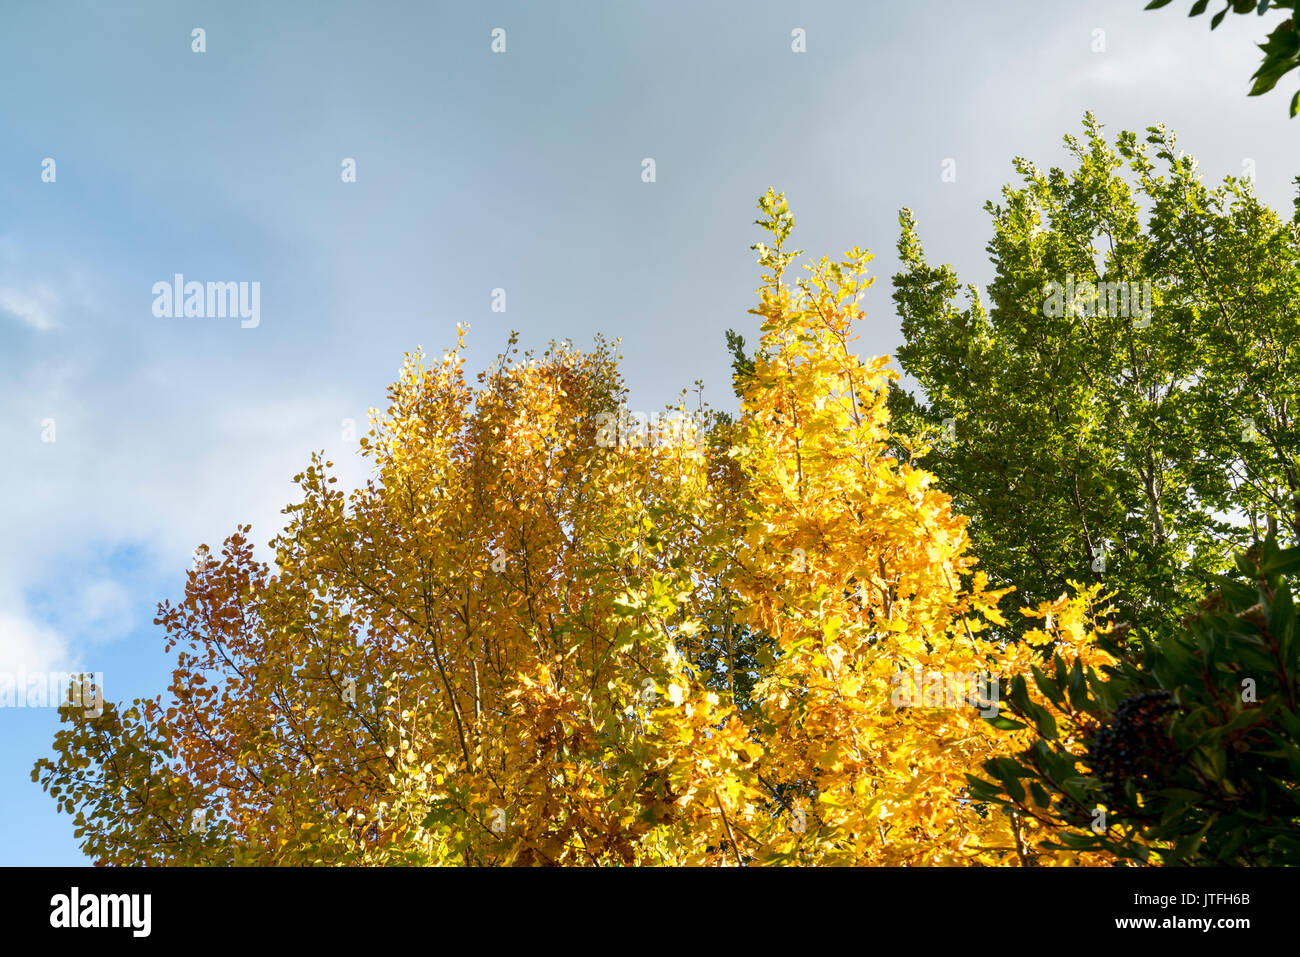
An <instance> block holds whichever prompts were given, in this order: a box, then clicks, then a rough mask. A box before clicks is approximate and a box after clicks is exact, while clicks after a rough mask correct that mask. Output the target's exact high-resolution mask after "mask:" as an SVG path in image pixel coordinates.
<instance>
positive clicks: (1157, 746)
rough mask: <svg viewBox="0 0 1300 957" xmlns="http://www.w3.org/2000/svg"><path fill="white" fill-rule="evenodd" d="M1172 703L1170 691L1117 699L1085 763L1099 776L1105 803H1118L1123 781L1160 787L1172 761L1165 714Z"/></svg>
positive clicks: (1093, 740)
mask: <svg viewBox="0 0 1300 957" xmlns="http://www.w3.org/2000/svg"><path fill="white" fill-rule="evenodd" d="M1173 708H1174V703H1173V701H1172V700H1170V697H1169V692H1168V691H1163V690H1155V691H1143V692H1142V693H1141V694H1136V695H1133V696H1132V697H1130V698H1125V699H1124V700H1123V701H1121V702H1120V703H1119V707H1117V708H1116V709H1115V711H1114V713H1113V714H1112V715H1111V716H1110V720H1109V721H1107V722H1106V723H1104V724H1103V725H1102V726H1101V727H1100V728H1099V729H1098V731H1097V734H1096V736H1095V737H1094V738H1093V739H1092V744H1091V745H1090V746H1089V748H1088V763H1089V765H1091V767H1092V769H1093V773H1095V774H1096V775H1097V777H1099V778H1100V779H1101V780H1102V783H1103V792H1104V795H1105V799H1106V802H1107V803H1108V804H1119V803H1120V802H1121V800H1122V799H1123V795H1124V782H1125V781H1128V780H1135V781H1137V782H1138V783H1140V784H1146V785H1148V786H1151V787H1160V786H1161V782H1163V781H1164V778H1165V775H1166V774H1167V773H1168V770H1169V768H1170V767H1171V766H1172V764H1173V762H1174V746H1173V742H1172V741H1171V740H1170V737H1169V732H1168V729H1167V727H1166V724H1165V715H1166V714H1168V713H1169V712H1170V711H1172V710H1173Z"/></svg>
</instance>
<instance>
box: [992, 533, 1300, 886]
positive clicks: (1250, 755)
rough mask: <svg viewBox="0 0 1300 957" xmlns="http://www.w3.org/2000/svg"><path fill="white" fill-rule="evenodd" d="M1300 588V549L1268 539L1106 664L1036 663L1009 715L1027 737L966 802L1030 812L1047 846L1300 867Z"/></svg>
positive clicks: (1139, 858)
mask: <svg viewBox="0 0 1300 957" xmlns="http://www.w3.org/2000/svg"><path fill="white" fill-rule="evenodd" d="M1298 580H1300V548H1290V549H1286V550H1279V549H1278V548H1277V546H1276V544H1275V543H1274V542H1273V541H1272V540H1269V541H1267V542H1265V543H1263V544H1262V546H1261V547H1259V548H1257V549H1254V550H1253V551H1252V552H1250V553H1249V554H1246V555H1243V556H1241V558H1240V561H1239V570H1238V574H1237V575H1235V576H1231V577H1226V576H1225V577H1224V578H1223V579H1222V581H1221V583H1220V588H1219V590H1218V591H1217V592H1215V593H1214V595H1213V596H1212V597H1210V598H1208V599H1206V600H1205V601H1204V602H1202V607H1201V608H1200V609H1199V610H1198V611H1197V612H1196V613H1195V614H1194V615H1192V616H1190V617H1189V618H1188V619H1187V620H1186V621H1184V622H1180V621H1170V622H1169V623H1167V625H1166V627H1164V628H1161V629H1159V630H1157V631H1156V632H1155V633H1153V634H1151V635H1147V636H1144V637H1143V640H1142V642H1141V644H1140V647H1137V648H1130V649H1128V650H1127V651H1125V652H1123V653H1122V654H1121V657H1120V659H1119V660H1118V661H1117V662H1116V663H1115V664H1113V665H1108V666H1103V667H1102V668H1100V669H1099V671H1098V670H1092V669H1087V670H1085V669H1082V668H1080V667H1078V666H1077V665H1068V664H1067V661H1066V660H1065V659H1064V658H1063V657H1062V656H1061V655H1059V654H1056V655H1053V657H1052V659H1051V661H1050V662H1049V663H1046V664H1045V665H1044V666H1043V667H1042V668H1038V667H1035V668H1034V669H1033V680H1034V684H1035V687H1036V689H1037V692H1038V696H1037V698H1036V700H1035V697H1033V696H1031V694H1030V692H1029V690H1028V689H1027V688H1026V687H1025V686H1024V685H1023V684H1019V685H1017V686H1016V687H1015V688H1014V689H1013V692H1012V696H1011V701H1010V703H1009V706H1008V708H1009V712H1010V714H1011V715H1012V717H1013V718H1015V719H1019V721H1020V722H1023V723H1025V724H1027V725H1032V726H1033V728H1034V730H1035V738H1034V741H1033V742H1032V744H1031V745H1030V746H1029V747H1028V748H1026V749H1025V750H1024V751H1022V752H1020V753H1019V754H1018V755H1016V756H1014V757H1004V758H999V759H997V760H995V761H993V762H990V763H989V764H988V765H987V766H986V772H987V774H988V775H989V776H991V777H992V778H993V780H992V781H989V780H987V779H985V778H977V777H972V793H973V794H975V795H976V796H977V797H979V798H981V799H985V800H989V801H992V802H995V803H997V804H1000V805H1003V806H1006V807H1011V808H1015V809H1016V810H1017V811H1018V812H1019V813H1022V814H1026V815H1033V816H1034V818H1035V819H1036V820H1038V821H1039V822H1040V823H1041V824H1042V825H1043V826H1044V827H1045V828H1046V830H1047V832H1048V834H1047V836H1046V837H1045V838H1044V839H1043V840H1042V842H1041V847H1042V848H1043V849H1045V850H1048V851H1054V850H1059V849H1063V848H1069V849H1071V850H1075V851H1082V852H1086V853H1089V854H1101V855H1104V856H1107V857H1109V856H1112V855H1113V856H1114V857H1117V858H1120V859H1125V860H1131V861H1134V862H1142V863H1145V862H1147V861H1148V860H1156V861H1160V862H1163V863H1168V864H1200V865H1219V866H1222V865H1242V864H1274V865H1277V864H1296V863H1300V784H1298V783H1297V782H1298V781H1300V710H1297V697H1298V695H1300V642H1298V641H1297V635H1296V607H1295V599H1296V584H1297V581H1298ZM1049 709H1050V710H1051V711H1052V712H1053V713H1054V714H1056V715H1057V716H1058V717H1057V719H1056V720H1054V721H1051V722H1044V721H1042V720H1041V718H1042V715H1044V714H1046V713H1047V712H1048V710H1049ZM1061 716H1063V720H1062V719H1061Z"/></svg>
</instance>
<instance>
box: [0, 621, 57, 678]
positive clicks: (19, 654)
mask: <svg viewBox="0 0 1300 957" xmlns="http://www.w3.org/2000/svg"><path fill="white" fill-rule="evenodd" d="M70 665H71V662H70V660H69V656H68V647H67V642H65V641H64V639H63V637H62V636H61V635H60V634H59V633H58V632H56V631H54V630H53V629H51V628H47V627H45V626H43V625H40V624H37V623H36V622H34V621H31V620H30V619H29V618H27V617H26V615H25V614H20V613H14V612H0V673H3V674H11V675H12V674H16V673H18V672H21V671H26V672H27V673H28V674H31V673H33V672H41V671H47V672H48V671H67V670H68V669H69V668H70Z"/></svg>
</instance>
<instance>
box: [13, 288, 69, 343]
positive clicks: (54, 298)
mask: <svg viewBox="0 0 1300 957" xmlns="http://www.w3.org/2000/svg"><path fill="white" fill-rule="evenodd" d="M60 305H61V303H60V300H59V297H58V295H57V294H56V293H55V292H54V291H53V290H51V289H50V288H49V287H48V286H44V285H36V286H29V287H27V288H20V287H18V286H13V285H0V314H2V315H7V316H10V317H11V318H13V319H17V320H18V321H19V322H21V323H22V324H23V325H25V326H28V327H30V328H32V329H35V330H36V331H37V332H50V331H51V330H53V329H57V328H58V327H59V321H58V319H57V313H58V311H59V308H60Z"/></svg>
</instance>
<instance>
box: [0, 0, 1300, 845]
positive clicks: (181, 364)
mask: <svg viewBox="0 0 1300 957" xmlns="http://www.w3.org/2000/svg"><path fill="white" fill-rule="evenodd" d="M1142 6H1143V3H1142V2H1141V0H1093V2H1089V3H1086V4H1084V3H1070V2H1065V0H1052V2H1042V0H996V2H983V3H978V4H974V3H970V2H968V0H909V2H908V3H888V4H886V3H881V2H861V0H822V2H805V3H793V2H776V0H745V2H741V0H730V2H722V0H689V2H687V0H647V2H632V0H617V2H610V0H590V2H576V0H551V2H546V3H539V2H537V0H526V2H514V3H512V2H501V3H493V2H486V0H484V2H474V3H470V2H464V0H462V2H459V3H437V2H427V0H425V2H405V3H398V2H368V3H336V2H321V0H313V2H305V0H304V2H278V3H274V4H259V3H254V2H222V3H216V2H211V3H186V2H174V0H168V2H156V3H129V2H123V3H115V4H102V3H91V2H83V3H74V2H48V3H46V2H36V0H6V2H5V3H4V5H3V6H2V7H0V503H3V504H0V672H5V671H10V672H12V671H15V670H17V669H18V668H20V667H25V668H27V669H28V670H29V671H30V670H41V669H44V670H57V669H71V668H81V669H86V670H91V671H99V672H103V674H104V676H105V685H106V696H107V697H109V698H110V699H113V700H119V701H120V700H124V699H130V698H133V697H139V696H145V695H152V694H154V693H156V692H158V691H161V690H163V689H164V688H165V686H166V684H167V681H168V677H169V672H170V669H169V663H168V660H167V659H166V657H165V656H164V655H163V652H162V635H161V633H160V631H159V630H158V629H157V628H155V627H154V626H153V625H152V624H151V621H152V617H153V614H154V608H155V606H156V604H157V602H159V601H160V600H163V599H168V598H170V599H175V598H176V597H177V596H178V594H179V592H180V591H181V589H182V585H183V577H184V571H185V568H186V567H187V565H188V563H189V561H190V557H191V555H192V552H193V549H194V547H195V546H196V545H197V544H199V543H209V544H213V545H216V544H218V543H219V542H220V541H221V539H223V538H224V537H225V536H226V535H227V534H229V533H230V532H231V531H232V530H233V528H234V527H235V526H236V525H237V524H240V523H243V522H251V523H253V526H254V529H253V531H254V538H255V540H257V541H259V542H266V541H267V540H269V539H270V537H271V536H272V534H273V533H274V530H275V528H277V527H278V520H279V518H280V515H279V509H280V508H281V507H282V506H283V505H284V504H286V503H287V502H289V501H291V500H292V499H293V493H294V486H293V485H292V483H291V481H290V479H291V476H292V475H293V474H295V472H297V471H298V470H299V469H300V468H301V467H302V466H303V464H305V463H306V461H307V459H308V456H309V455H310V453H311V451H312V450H315V449H325V450H327V451H328V452H329V454H330V455H331V456H332V457H333V459H334V461H335V462H336V463H337V464H338V467H339V469H340V474H341V475H342V476H343V478H344V479H345V480H348V481H356V480H357V479H359V478H360V476H361V475H362V468H361V465H360V461H359V459H358V457H357V455H356V443H355V441H347V440H345V438H344V435H343V430H342V422H343V420H345V419H355V420H356V421H357V422H358V423H363V422H364V420H365V415H366V410H367V409H368V408H370V407H371V406H377V405H381V404H382V403H383V400H384V394H385V388H386V386H387V384H388V383H389V382H390V381H391V380H392V379H393V378H394V376H395V375H396V372H397V370H398V368H399V366H400V364H401V359H402V355H403V353H404V352H406V351H408V350H411V349H414V348H415V347H416V346H423V347H424V348H425V349H426V350H428V351H430V352H435V353H440V352H441V351H443V350H444V349H446V348H448V347H450V346H452V345H454V343H455V330H456V324H457V323H458V322H460V323H468V324H470V325H471V327H472V330H471V332H470V334H469V336H468V345H469V353H468V355H469V358H470V363H471V365H473V366H476V367H478V366H482V365H486V364H487V363H488V362H489V361H490V360H491V359H492V358H494V357H495V355H496V354H497V352H498V351H499V350H500V348H502V347H503V345H504V343H505V341H506V338H507V336H508V333H509V330H511V329H517V330H519V332H520V334H521V343H522V345H523V346H525V347H537V346H544V345H545V343H546V341H547V340H548V339H551V338H564V337H570V338H572V339H573V340H574V341H575V342H576V343H578V344H580V345H581V344H583V343H588V342H590V341H591V338H592V336H593V335H595V334H596V333H598V332H602V333H604V334H606V335H607V336H610V337H616V336H617V337H621V338H622V340H623V348H622V352H623V355H624V357H625V359H624V373H625V376H626V379H627V383H628V386H629V387H630V390H631V401H630V404H631V406H632V407H633V408H637V409H644V410H653V409H656V408H660V407H662V405H663V404H664V403H666V402H668V401H670V400H672V399H673V398H674V397H675V396H676V395H677V394H678V393H679V391H680V390H681V389H683V388H690V387H692V384H693V383H694V381H695V380H696V379H702V380H704V382H705V397H706V399H708V400H710V401H711V402H712V404H714V405H715V406H718V407H728V406H729V404H730V403H731V401H732V400H731V392H730V369H729V363H730V359H729V357H728V355H727V353H726V349H725V346H724V340H723V332H724V330H725V329H727V328H729V327H730V328H736V329H738V330H741V331H742V332H743V331H745V330H747V329H751V328H752V324H753V321H754V317H752V316H749V315H747V313H746V310H747V309H748V308H750V306H751V305H753V303H754V299H755V296H754V290H755V289H756V288H757V286H758V274H759V270H758V268H757V266H756V265H755V263H754V254H753V253H752V252H751V251H750V250H749V248H748V247H749V246H750V245H751V244H752V243H754V242H756V241H758V240H759V239H760V238H761V237H760V236H759V235H758V232H759V231H758V230H757V227H755V226H753V225H752V221H753V220H754V219H755V217H756V215H757V213H756V211H755V209H754V203H755V201H756V200H757V198H758V196H759V195H760V194H761V193H762V192H763V190H764V189H766V188H767V187H768V186H773V187H775V188H777V189H778V190H783V191H785V192H786V193H787V196H788V197H789V199H790V203H791V207H792V210H793V212H794V216H795V221H796V230H795V234H794V236H793V239H792V242H793V245H794V246H795V247H796V248H801V249H804V250H806V251H807V252H808V254H810V255H814V254H815V255H821V254H822V253H826V254H831V255H836V254H839V253H842V252H843V251H844V250H846V249H848V248H850V247H852V246H854V245H855V244H856V245H861V246H864V247H868V248H870V249H871V250H872V251H874V252H875V253H876V254H877V259H876V260H875V262H874V264H873V266H874V267H875V274H876V275H877V276H878V277H880V278H879V279H878V281H877V284H876V286H875V287H874V288H873V289H872V290H870V291H869V292H868V293H867V295H866V298H865V300H864V306H865V307H866V310H867V320H866V321H865V323H864V324H863V328H862V329H861V333H862V338H861V342H860V346H861V350H860V351H861V352H862V353H863V354H864V355H868V354H878V353H890V352H892V351H893V350H894V349H895V348H896V346H897V345H898V343H899V333H898V323H897V320H896V317H895V316H894V313H893V308H892V302H891V301H890V286H889V277H890V275H891V274H892V271H893V268H894V266H895V263H896V259H895V256H894V244H895V243H896V242H897V238H898V225H897V222H898V210H899V208H900V207H902V206H909V207H911V208H912V209H913V210H914V211H915V212H916V215H917V217H918V219H919V223H920V228H921V235H922V238H923V240H924V241H925V245H926V250H927V254H928V255H929V258H930V259H931V260H932V261H934V262H940V261H942V262H951V263H953V265H954V266H956V268H957V270H958V273H959V275H960V276H961V278H962V279H963V280H964V281H967V282H979V283H982V282H985V281H987V280H988V278H990V276H991V267H990V266H989V264H988V262H987V255H986V253H985V252H984V247H985V244H986V243H987V241H988V238H989V228H988V220H987V215H986V214H985V213H984V212H983V209H982V207H983V204H984V202H985V201H986V200H989V199H996V198H997V195H998V191H999V189H1000V188H1001V186H1002V184H1004V183H1005V182H1007V181H1008V180H1010V179H1011V178H1012V176H1013V172H1012V168H1011V160H1012V157H1013V156H1016V155H1023V156H1026V157H1028V158H1030V159H1033V160H1034V161H1035V162H1037V163H1038V164H1039V165H1041V166H1047V165H1060V164H1063V163H1065V162H1066V161H1067V160H1066V157H1065V154H1064V152H1063V149H1062V146H1061V137H1062V136H1063V135H1064V134H1066V133H1078V132H1079V130H1080V128H1081V125H1080V121H1081V118H1082V115H1083V112H1084V111H1085V110H1087V109H1091V110H1093V111H1094V112H1096V113H1097V115H1098V118H1099V119H1100V120H1101V122H1102V123H1103V124H1105V125H1106V127H1107V129H1108V130H1109V131H1110V132H1112V133H1115V132H1117V131H1118V130H1120V129H1136V130H1142V129H1144V128H1145V127H1146V126H1148V125H1151V124H1155V123H1164V124H1166V125H1168V126H1170V127H1171V128H1173V129H1174V130H1176V131H1177V132H1178V134H1179V137H1180V142H1181V144H1182V146H1183V148H1185V149H1186V150H1187V151H1188V152H1190V153H1193V154H1194V155H1196V156H1197V157H1198V159H1199V160H1200V163H1201V169H1202V171H1203V173H1204V174H1205V175H1206V177H1207V179H1210V180H1214V181H1217V180H1219V179H1221V178H1222V176H1223V175H1225V174H1240V173H1241V172H1242V171H1243V162H1245V161H1246V160H1248V159H1249V160H1253V162H1254V167H1255V170H1256V183H1257V190H1258V191H1259V192H1260V194H1261V195H1262V196H1263V197H1264V198H1265V200H1266V201H1268V202H1269V203H1270V204H1271V205H1273V206H1274V207H1275V208H1279V209H1284V210H1289V209H1290V205H1291V199H1292V186H1291V183H1290V181H1291V179H1292V177H1293V176H1295V175H1296V173H1297V172H1300V170H1297V168H1296V167H1297V162H1296V156H1297V150H1296V147H1297V144H1298V142H1300V120H1297V121H1288V120H1287V119H1286V106H1287V100H1288V98H1289V95H1290V93H1291V91H1292V90H1291V88H1292V85H1293V80H1292V81H1291V82H1288V81H1284V83H1283V85H1282V86H1283V87H1285V90H1283V89H1281V88H1280V89H1279V90H1278V91H1276V92H1275V93H1273V94H1271V95H1269V96H1266V97H1260V98H1255V99H1247V98H1246V97H1245V95H1244V94H1245V91H1246V89H1247V88H1248V79H1247V78H1248V77H1249V75H1250V74H1251V73H1252V72H1253V71H1254V69H1255V67H1256V65H1257V60H1258V51H1257V50H1256V49H1255V48H1254V46H1253V45H1252V43H1253V42H1254V41H1258V40H1262V39H1263V36H1264V34H1265V33H1266V32H1267V30H1268V29H1269V27H1268V24H1269V23H1271V22H1272V18H1265V19H1264V20H1256V19H1255V18H1253V17H1252V18H1245V17H1230V18H1229V19H1228V20H1227V22H1225V24H1224V25H1223V27H1221V28H1220V29H1219V30H1218V31H1216V33H1214V34H1213V35H1211V34H1210V32H1209V29H1208V18H1206V17H1202V18H1199V19H1196V20H1189V19H1187V18H1186V16H1185V13H1186V10H1185V9H1183V8H1185V7H1186V6H1187V4H1186V3H1183V2H1181V0H1180V2H1178V3H1176V4H1174V5H1172V6H1171V7H1169V8H1167V9H1166V10H1163V11H1159V12H1151V13H1145V12H1143V11H1142V9H1141V8H1142ZM196 27H201V28H203V29H204V30H205V31H206V47H207V49H206V52H204V53H201V54H200V53H195V52H193V51H192V50H191V31H192V30H193V29H194V28H196ZM496 27H500V28H503V29H504V30H505V31H506V52H505V53H501V54H494V53H493V52H492V51H491V49H490V44H491V32H492V30H493V29H494V28H496ZM795 28H801V29H803V30H805V31H806V36H807V52H806V53H801V54H796V53H793V52H792V51H791V48H790V46H791V31H792V30H793V29H795ZM1097 29H1101V30H1104V31H1105V50H1104V52H1094V50H1093V49H1092V48H1093V46H1094V44H1095V34H1094V31H1095V30H1097ZM47 157H49V158H52V159H54V160H55V163H56V179H55V181H54V182H52V183H49V182H43V181H42V177H41V173H42V162H43V160H44V159H45V158H47ZM346 157H351V158H354V159H355V160H356V163H357V181H356V182H355V183H344V182H342V180H341V177H340V171H341V164H342V161H343V159H344V158H346ZM645 157H652V158H654V160H655V163H656V181H655V182H654V183H645V182H642V179H641V169H642V159H643V158H645ZM949 158H951V159H953V160H955V162H956V172H957V176H956V181H955V182H944V181H942V179H941V176H940V173H941V169H942V164H943V162H944V160H945V159H949ZM175 273H183V274H184V275H185V276H186V278H187V279H193V280H198V281H201V282H206V281H236V282H258V283H260V289H261V316H260V318H261V321H260V324H259V325H258V326H257V328H253V329H243V328H241V327H240V324H239V323H238V321H233V322H232V321H229V320H212V321H206V320H205V321H198V320H184V319H165V318H157V317H155V316H154V315H153V313H152V311H151V305H152V302H153V294H152V287H153V284H154V283H155V282H158V281H167V282H170V281H171V279H172V276H173V275H174V274H175ZM495 288H503V289H505V290H506V295H507V299H506V303H507V308H506V311H505V312H504V313H498V312H493V311H491V308H490V305H491V294H492V290H493V289H495ZM49 419H53V420H54V424H55V433H54V435H55V441H54V442H48V441H42V438H43V432H44V431H45V428H44V426H43V423H44V422H45V421H46V420H49ZM57 726H58V722H57V715H56V713H55V712H54V711H52V710H49V709H32V708H0V807H3V809H4V813H3V815H0V864H71V863H83V862H84V858H83V857H82V855H81V854H80V852H79V851H78V849H77V846H76V841H75V840H74V838H73V837H72V823H71V820H70V818H69V817H68V816H67V815H57V814H56V813H55V810H54V803H53V801H51V800H50V799H49V798H48V796H46V795H45V794H44V793H43V792H41V791H40V789H39V788H38V787H37V786H36V785H34V784H33V783H32V782H31V781H30V776H29V775H30V770H31V767H32V763H33V762H34V761H35V759H36V758H37V757H39V756H41V755H44V754H48V753H49V752H50V742H51V738H52V735H53V733H54V731H55V730H56V729H57Z"/></svg>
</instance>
